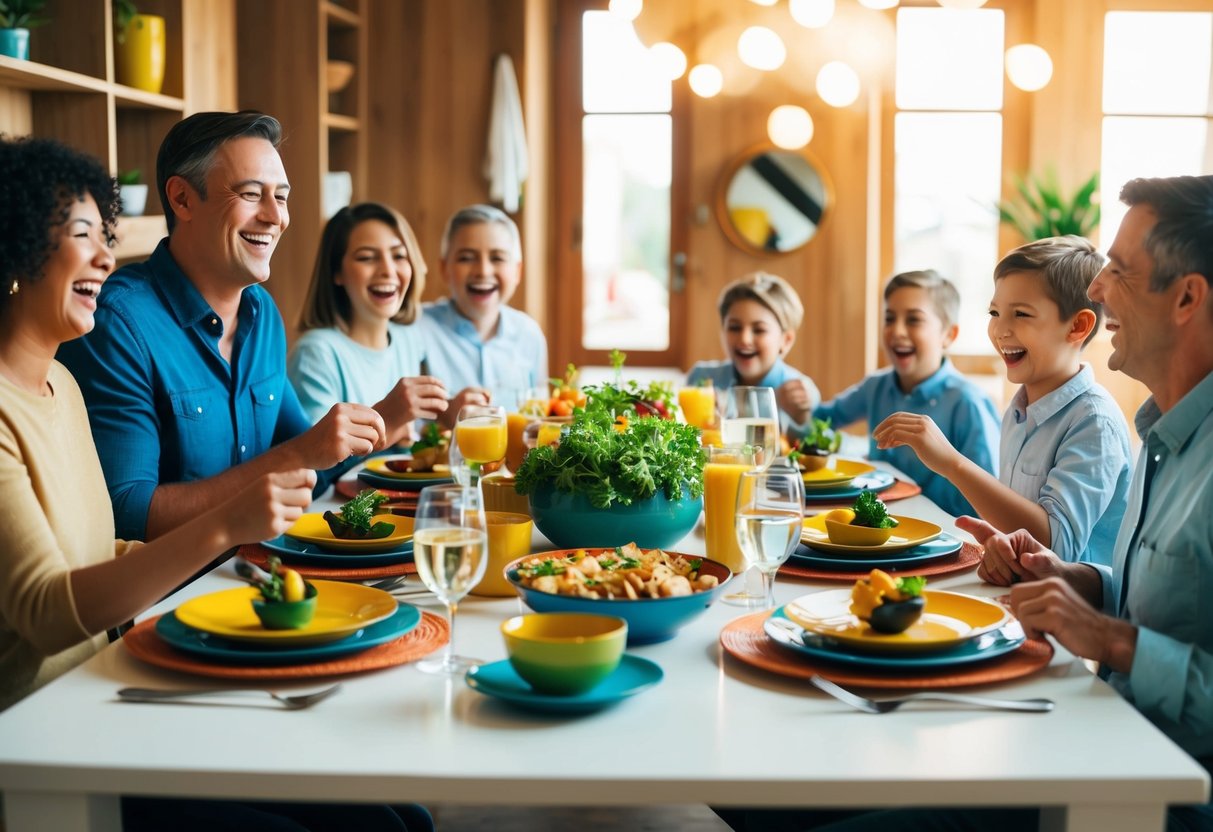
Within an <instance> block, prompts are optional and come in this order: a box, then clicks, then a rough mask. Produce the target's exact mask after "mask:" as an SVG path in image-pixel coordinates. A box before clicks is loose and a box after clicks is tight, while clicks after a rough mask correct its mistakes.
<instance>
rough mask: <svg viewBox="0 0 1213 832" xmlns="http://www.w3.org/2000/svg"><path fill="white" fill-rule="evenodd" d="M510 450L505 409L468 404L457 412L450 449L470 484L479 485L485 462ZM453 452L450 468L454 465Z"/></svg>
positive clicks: (495, 459) (497, 457)
mask: <svg viewBox="0 0 1213 832" xmlns="http://www.w3.org/2000/svg"><path fill="white" fill-rule="evenodd" d="M508 447H509V427H508V424H507V422H506V416H505V408H504V407H497V406H496V405H468V406H467V407H464V408H463V409H462V410H460V411H459V418H458V420H457V421H456V422H455V441H454V442H453V443H452V449H453V450H454V451H458V454H457V456H458V457H459V458H460V459H461V460H462V462H463V463H464V464H465V465H466V466H467V468H468V470H469V472H470V483H471V484H472V485H476V484H477V483H479V482H480V469H481V467H482V466H484V465H485V464H486V463H489V462H496V461H498V460H500V459H503V458H504V457H505V452H506V449H507V448H508ZM455 457H456V454H454V453H452V458H451V462H452V467H453V466H454V463H455V462H456V459H455Z"/></svg>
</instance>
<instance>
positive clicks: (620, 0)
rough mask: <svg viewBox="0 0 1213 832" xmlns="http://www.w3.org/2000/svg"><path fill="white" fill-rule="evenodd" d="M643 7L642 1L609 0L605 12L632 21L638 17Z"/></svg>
mask: <svg viewBox="0 0 1213 832" xmlns="http://www.w3.org/2000/svg"><path fill="white" fill-rule="evenodd" d="M643 7H644V0H611V2H610V3H608V4H607V11H609V12H610V13H611V14H613V15H615V16H617V17H620V18H622V19H624V20H627V21H632V20H635V19H636V18H637V17H639V16H640V10H641V9H642V8H643Z"/></svg>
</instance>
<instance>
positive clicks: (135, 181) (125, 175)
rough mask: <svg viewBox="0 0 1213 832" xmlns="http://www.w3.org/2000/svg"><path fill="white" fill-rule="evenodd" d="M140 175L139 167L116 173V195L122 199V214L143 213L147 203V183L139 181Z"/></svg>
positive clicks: (134, 215)
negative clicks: (117, 192)
mask: <svg viewBox="0 0 1213 832" xmlns="http://www.w3.org/2000/svg"><path fill="white" fill-rule="evenodd" d="M142 175H143V174H142V172H141V171H140V170H139V168H134V169H132V170H124V171H121V172H120V173H119V174H118V191H119V194H118V195H119V198H120V199H121V201H122V214H123V216H127V217H139V216H142V215H143V209H144V208H145V207H146V205H147V185H146V184H143V183H141V182H140V181H139V179H140V178H141V177H142Z"/></svg>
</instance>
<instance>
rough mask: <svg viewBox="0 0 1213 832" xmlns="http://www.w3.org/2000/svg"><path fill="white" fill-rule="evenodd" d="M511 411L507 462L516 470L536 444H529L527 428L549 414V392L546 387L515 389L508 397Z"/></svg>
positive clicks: (508, 420) (507, 441) (508, 422)
mask: <svg viewBox="0 0 1213 832" xmlns="http://www.w3.org/2000/svg"><path fill="white" fill-rule="evenodd" d="M506 401H507V403H510V411H509V412H508V413H507V414H506V415H505V420H506V433H507V438H506V451H505V464H506V466H507V467H508V468H509V469H510V470H511V471H514V472H516V471H517V470H518V468H519V466H521V465H522V460H523V458H524V457H525V456H526V452H527V451H528V450H530V448H532V447H534V445H533V444H532V445H529V446H528V445H527V442H526V429H527V428H528V427H530V425H531V424H532V423H534V422H538V421H539V420H540V419H542V418H543V416H544V415H546V414H547V405H548V393H547V388H546V387H530V388H522V389H519V390H514V391H512V392H511V394H509V395H507V397H506Z"/></svg>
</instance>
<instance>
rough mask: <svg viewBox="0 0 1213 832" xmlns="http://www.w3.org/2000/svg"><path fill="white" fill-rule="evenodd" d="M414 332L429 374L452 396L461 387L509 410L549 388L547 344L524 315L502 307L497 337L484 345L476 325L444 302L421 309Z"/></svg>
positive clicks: (444, 300)
mask: <svg viewBox="0 0 1213 832" xmlns="http://www.w3.org/2000/svg"><path fill="white" fill-rule="evenodd" d="M415 326H417V327H418V328H419V331H420V333H421V340H422V342H423V343H424V344H425V351H426V363H427V365H428V368H429V374H430V375H432V376H436V377H437V378H440V379H442V383H443V384H445V385H446V388H447V391H448V392H449V393H451V394H452V395H454V394H455V393H457V392H458V391H460V390H462V389H464V388H465V387H484V388H485V389H487V390H488V391H489V392H490V393H491V394H492V396H493V402H494V403H495V404H502V405H505V406H506V407H507V408H509V407H511V406H512V405H513V404H514V399H515V397H516V396H517V394H518V393H519V392H524V391H526V390H528V389H530V388H532V387H543V388H545V389H546V388H547V384H548V342H547V339H546V338H544V336H543V330H541V329H540V328H539V324H537V323H535V321H534V319H532V318H531V316H529V315H527V314H526V313H525V312H519V311H518V310H517V309H514V308H512V307H509V306H502V307H501V318H500V320H499V321H498V322H497V332H496V334H494V335H493V337H492V338H490V339H489V340H487V341H482V340H481V339H480V334H479V333H478V332H476V326H475V324H473V323H472V322H471V321H469V320H468V319H467V318H465V317H463V316H462V315H460V314H459V311H458V309H456V308H455V304H454V303H452V302H451V299H450V298H443V299H442V300H438V301H435V302H434V303H427V304H425V307H424V309H423V311H422V314H421V317H420V318H419V319H418V320H417V323H416V324H415Z"/></svg>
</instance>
